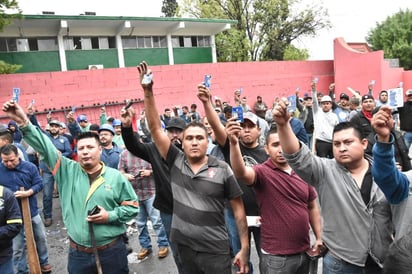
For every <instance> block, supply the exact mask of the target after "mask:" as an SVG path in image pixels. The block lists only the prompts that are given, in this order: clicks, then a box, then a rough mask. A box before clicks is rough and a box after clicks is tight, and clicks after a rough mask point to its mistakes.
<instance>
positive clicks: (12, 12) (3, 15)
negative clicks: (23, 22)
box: [0, 0, 21, 31]
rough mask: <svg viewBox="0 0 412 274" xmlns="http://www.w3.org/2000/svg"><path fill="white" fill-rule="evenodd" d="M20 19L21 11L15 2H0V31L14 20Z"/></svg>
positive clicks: (12, 0)
mask: <svg viewBox="0 0 412 274" xmlns="http://www.w3.org/2000/svg"><path fill="white" fill-rule="evenodd" d="M20 17H21V10H20V8H19V5H18V3H17V1H16V0H0V31H2V30H3V28H4V27H5V26H7V25H9V24H10V23H11V20H12V19H14V18H20Z"/></svg>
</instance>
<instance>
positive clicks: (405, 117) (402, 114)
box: [398, 89, 412, 148]
mask: <svg viewBox="0 0 412 274" xmlns="http://www.w3.org/2000/svg"><path fill="white" fill-rule="evenodd" d="M398 111H399V122H400V128H401V130H402V131H404V132H405V134H404V138H405V143H406V146H407V147H408V148H409V147H411V144H412V89H408V90H407V91H406V101H405V102H404V103H403V107H400V108H398Z"/></svg>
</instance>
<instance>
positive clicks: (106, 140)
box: [98, 124, 122, 169]
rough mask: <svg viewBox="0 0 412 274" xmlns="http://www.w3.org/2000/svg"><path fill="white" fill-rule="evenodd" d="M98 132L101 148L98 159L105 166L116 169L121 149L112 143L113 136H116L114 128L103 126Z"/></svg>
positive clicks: (107, 125)
mask: <svg viewBox="0 0 412 274" xmlns="http://www.w3.org/2000/svg"><path fill="white" fill-rule="evenodd" d="M98 132H99V140H100V145H101V146H102V148H103V150H102V155H101V156H100V159H101V160H102V162H103V163H104V164H105V165H106V166H109V167H112V168H115V169H117V168H118V167H119V159H120V153H122V149H121V148H120V147H119V146H118V145H117V144H116V143H115V142H113V138H114V135H115V134H116V133H115V131H114V128H113V127H112V126H111V125H109V124H103V125H101V126H100V128H99V131H98Z"/></svg>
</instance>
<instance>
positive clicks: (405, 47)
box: [366, 9, 412, 70]
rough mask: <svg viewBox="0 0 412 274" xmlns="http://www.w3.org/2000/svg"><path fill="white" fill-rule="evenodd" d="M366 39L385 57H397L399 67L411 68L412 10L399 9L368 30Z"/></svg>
mask: <svg viewBox="0 0 412 274" xmlns="http://www.w3.org/2000/svg"><path fill="white" fill-rule="evenodd" d="M366 41H367V42H368V43H369V45H370V46H371V47H372V49H373V50H383V51H384V53H385V58H398V59H399V64H400V66H401V67H404V68H405V69H407V70H410V69H412V11H410V10H409V9H406V10H404V11H403V10H400V11H399V12H398V13H396V14H394V15H392V16H389V17H387V18H386V19H385V21H383V22H381V23H377V24H376V27H375V28H374V29H372V30H370V31H369V33H368V36H367V37H366Z"/></svg>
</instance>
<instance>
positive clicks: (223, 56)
mask: <svg viewBox="0 0 412 274" xmlns="http://www.w3.org/2000/svg"><path fill="white" fill-rule="evenodd" d="M181 12H182V13H183V14H184V15H189V16H193V17H197V18H220V19H231V20H237V24H236V25H234V26H232V29H231V30H229V31H226V32H224V33H220V34H218V35H217V36H216V48H217V54H218V60H219V61H249V60H253V61H255V60H285V53H286V52H287V51H288V54H289V57H288V58H291V55H290V54H291V53H292V52H291V51H290V50H293V52H294V54H293V56H294V58H297V57H298V56H300V57H302V58H303V57H305V56H308V54H307V51H306V54H305V51H302V52H300V51H299V49H297V48H295V47H291V45H292V42H294V41H297V40H298V39H301V38H303V37H305V36H314V35H316V32H317V31H319V30H321V29H325V28H329V27H330V22H329V19H328V14H327V11H326V10H325V9H323V8H322V7H320V6H315V5H313V6H306V7H305V8H304V7H303V6H302V5H300V0H196V1H190V0H184V1H183V3H182V9H181ZM297 53H299V54H297ZM306 58H307V57H306Z"/></svg>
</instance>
